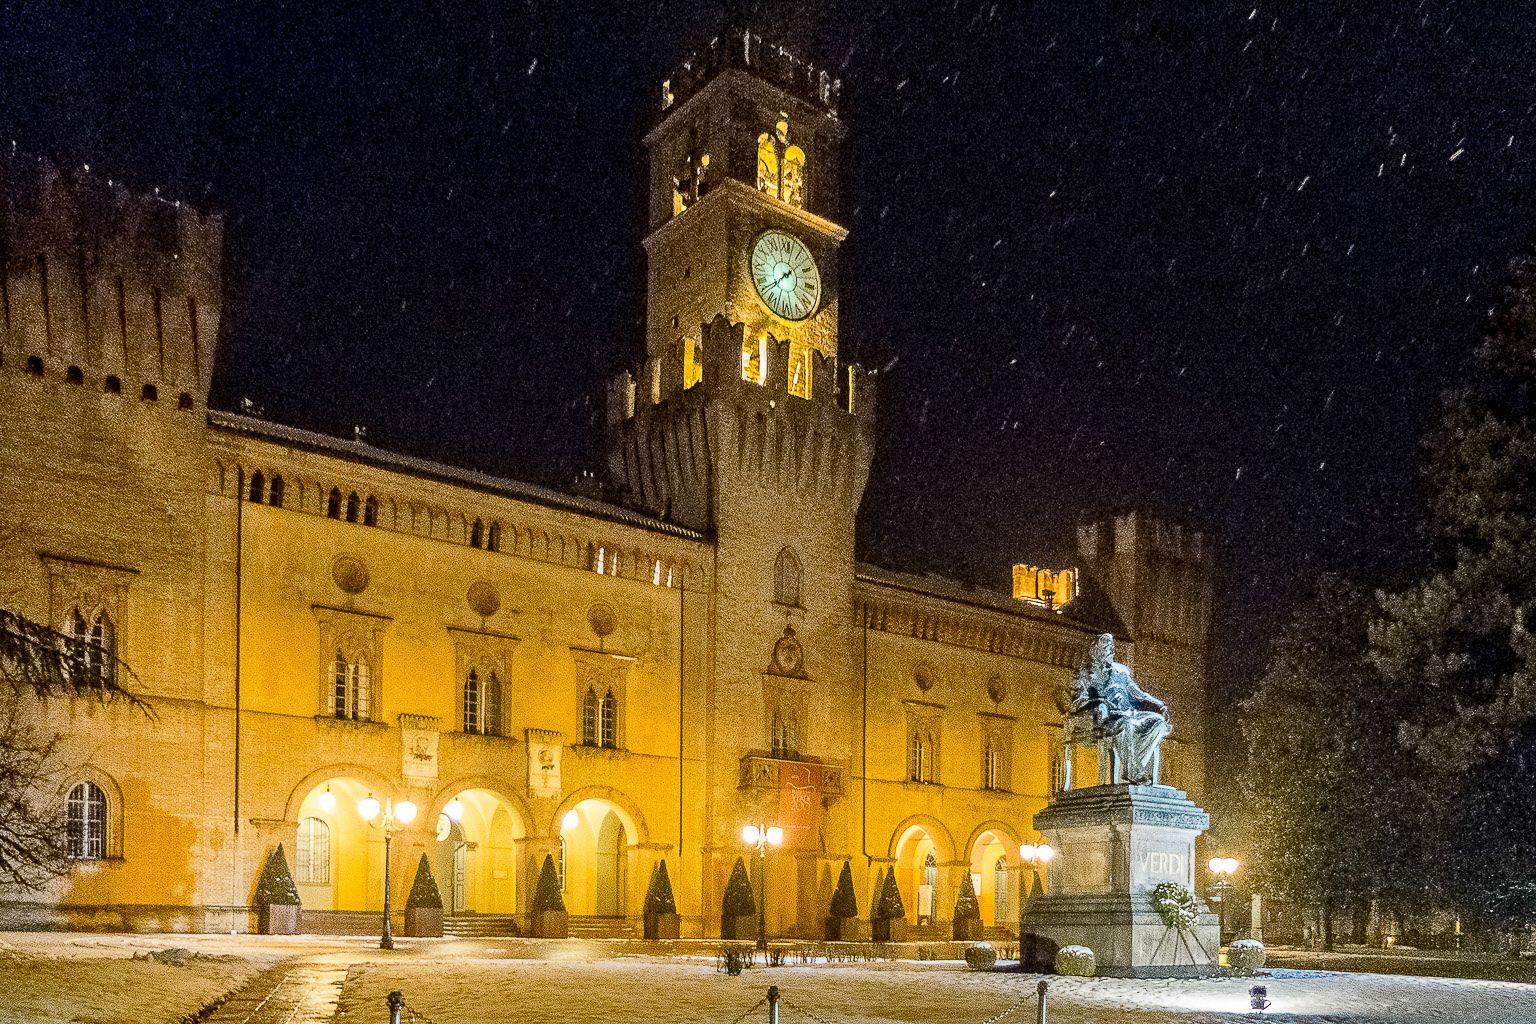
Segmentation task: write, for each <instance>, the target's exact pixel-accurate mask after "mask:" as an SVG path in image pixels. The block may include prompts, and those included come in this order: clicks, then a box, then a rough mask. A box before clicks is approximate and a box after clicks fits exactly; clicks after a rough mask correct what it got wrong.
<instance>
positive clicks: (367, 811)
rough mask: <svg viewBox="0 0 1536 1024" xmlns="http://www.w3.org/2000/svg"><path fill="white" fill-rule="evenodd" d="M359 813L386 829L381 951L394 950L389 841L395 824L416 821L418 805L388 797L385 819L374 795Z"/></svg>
mask: <svg viewBox="0 0 1536 1024" xmlns="http://www.w3.org/2000/svg"><path fill="white" fill-rule="evenodd" d="M357 813H358V814H360V815H362V816H363V820H364V821H366V822H367V823H368V824H370V825H375V826H380V827H382V828H383V829H384V930H383V932H382V933H381V934H380V935H379V948H380V949H394V948H395V935H394V931H393V930H392V929H391V927H390V923H389V840H390V838H391V836H392V834H393V832H394V828H395V822H397V821H398V822H399V823H400V824H402V825H409V824H410V823H411V822H413V821H415V820H416V805H415V804H413V803H411V802H410V801H409V800H401V801H400V802H399V803H398V804H397V803H395V802H394V801H393V800H390V799H389V798H388V797H386V798H385V800H384V806H383V808H382V813H383V818H382V820H378V821H376V820H375V819H378V818H379V817H380V807H379V801H378V800H376V799H375V798H374V796H373V794H372V793H369V794H368V795H367V796H365V797H364V798H363V799H361V800H359V801H358V802H357Z"/></svg>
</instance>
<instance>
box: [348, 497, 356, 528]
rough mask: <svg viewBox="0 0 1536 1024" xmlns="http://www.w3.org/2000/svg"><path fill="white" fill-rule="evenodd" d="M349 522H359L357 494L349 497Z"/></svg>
mask: <svg viewBox="0 0 1536 1024" xmlns="http://www.w3.org/2000/svg"><path fill="white" fill-rule="evenodd" d="M347 522H349V523H355V522H357V492H356V491H353V492H352V493H351V494H349V495H347Z"/></svg>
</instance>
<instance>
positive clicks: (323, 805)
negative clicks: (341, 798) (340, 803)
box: [316, 786, 336, 814]
mask: <svg viewBox="0 0 1536 1024" xmlns="http://www.w3.org/2000/svg"><path fill="white" fill-rule="evenodd" d="M316 802H317V803H318V804H319V805H320V809H321V810H322V811H324V812H325V813H327V814H329V813H331V812H332V811H334V810H335V809H336V794H335V793H332V792H331V787H330V786H326V787H325V792H324V793H321V794H320V798H319V799H318V800H317V801H316Z"/></svg>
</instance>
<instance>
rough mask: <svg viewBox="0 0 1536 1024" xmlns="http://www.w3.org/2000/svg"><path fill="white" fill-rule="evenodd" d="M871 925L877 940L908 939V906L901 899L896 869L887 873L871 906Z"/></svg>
mask: <svg viewBox="0 0 1536 1024" xmlns="http://www.w3.org/2000/svg"><path fill="white" fill-rule="evenodd" d="M869 923H870V927H871V928H872V929H873V930H874V934H875V941H876V942H906V941H907V908H906V905H905V904H904V903H902V901H901V887H900V886H898V885H897V884H896V869H895V868H890V869H888V870H887V871H886V873H885V881H884V882H883V883H882V884H881V886H880V890H879V892H878V893H877V894H876V896H875V902H874V905H873V906H872V907H870V913H869Z"/></svg>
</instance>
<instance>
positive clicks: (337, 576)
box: [331, 555, 368, 594]
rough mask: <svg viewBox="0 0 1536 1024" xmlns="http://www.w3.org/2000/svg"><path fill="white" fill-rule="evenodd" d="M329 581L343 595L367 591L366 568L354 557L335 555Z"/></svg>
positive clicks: (360, 560) (361, 561) (359, 559)
mask: <svg viewBox="0 0 1536 1024" xmlns="http://www.w3.org/2000/svg"><path fill="white" fill-rule="evenodd" d="M331 579H332V580H334V581H335V583H336V586H337V588H338V589H339V590H340V591H341V592H342V593H343V594H361V593H362V592H363V591H365V590H367V589H368V567H367V566H366V565H364V564H363V560H362V559H361V558H358V557H356V556H354V555H337V556H336V560H335V561H333V562H332V563H331Z"/></svg>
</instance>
